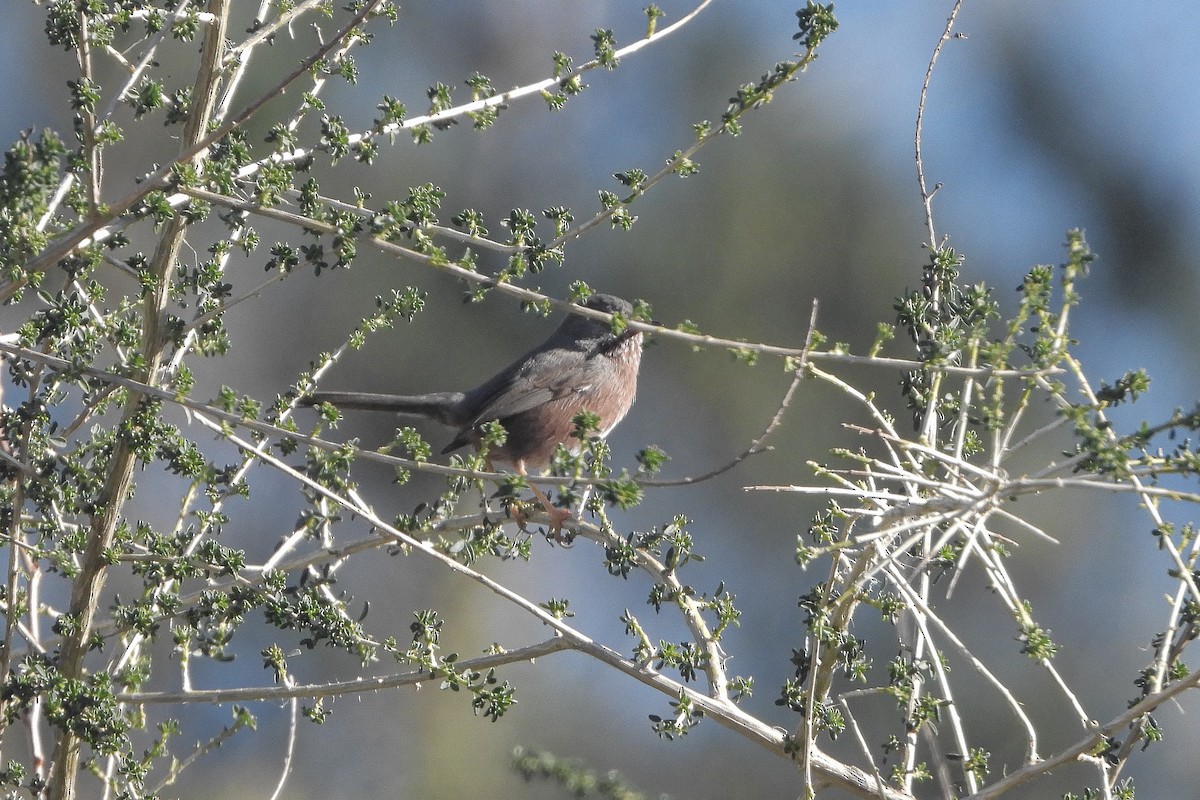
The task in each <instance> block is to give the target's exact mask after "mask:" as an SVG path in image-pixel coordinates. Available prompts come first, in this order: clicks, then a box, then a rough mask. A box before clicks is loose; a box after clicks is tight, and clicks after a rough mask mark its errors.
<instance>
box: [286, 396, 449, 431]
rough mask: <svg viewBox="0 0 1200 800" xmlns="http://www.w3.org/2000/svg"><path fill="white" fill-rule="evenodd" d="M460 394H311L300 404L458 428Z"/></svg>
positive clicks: (302, 399)
mask: <svg viewBox="0 0 1200 800" xmlns="http://www.w3.org/2000/svg"><path fill="white" fill-rule="evenodd" d="M462 401H463V393H462V392H431V393H430V394H415V395H407V394H375V393H373V392H313V393H312V394H310V395H308V396H307V397H304V398H301V400H300V402H301V403H302V404H303V405H306V406H315V405H318V404H320V403H329V404H330V405H333V406H337V407H338V408H352V409H359V410H363V411H390V412H392V413H394V414H412V415H414V416H418V417H427V418H429V419H432V420H436V421H438V422H441V423H442V424H444V425H454V426H457V425H461V424H462V420H461V419H460V417H461V415H462V412H461V411H460V408H461V407H462Z"/></svg>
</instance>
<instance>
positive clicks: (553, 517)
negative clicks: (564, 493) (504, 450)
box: [513, 461, 571, 542]
mask: <svg viewBox="0 0 1200 800" xmlns="http://www.w3.org/2000/svg"><path fill="white" fill-rule="evenodd" d="M513 468H514V469H516V471H517V474H518V475H520V476H521V477H522V478H525V479H526V480H527V481H528V479H529V473H528V472H527V471H526V470H525V462H524V461H518V462H516V463H515V464H513ZM529 488H530V489H532V490H533V494H534V496H535V497H536V498H537V499H538V502H539V503H541V504H542V508H544V509H545V510H546V513H547V514H549V515H550V533H551V534H552V535H553V536H554V538H555V540H557V541H559V542H561V541H563V536H562V526H563V523H564V522H566V521H567V520H569V519H570V518H571V509H569V508H559V507H558V506H556V505H554V504H553V503H551V502H550V498H549V497H546V493H545V492H543V491H542V490H541V489H539V488H538V486H537V484H536V483H533V482H532V481H529ZM518 519H519V517H518Z"/></svg>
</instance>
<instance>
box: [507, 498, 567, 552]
mask: <svg viewBox="0 0 1200 800" xmlns="http://www.w3.org/2000/svg"><path fill="white" fill-rule="evenodd" d="M539 505H541V506H542V509H543V510H544V511H545V512H546V514H547V515H548V516H549V517H550V523H549V531H548V535H549V536H550V537H552V538H553V539H554V541H555V542H557V543H558V544H560V545H563V546H564V547H569V546H570V544H571V542H572V540H574V538H575V534H574V532H573V531H569V530H567V531H564V530H563V526H564V525H565V524H566V523H567V522H569V521H571V520H573V519H575V515H574V514H573V513H572V512H571V509H569V508H561V507H560V506H556V505H552V504H551V503H550V501H549V500H546V502H544V503H542V502H540V501H539ZM508 516H509V517H510V518H511V519H512V520H513V521H514V522H516V523H517V525H518V527H520V528H521V530H523V531H525V532H526V533H528V532H529V529H528V528H527V527H526V525H528V523H529V517H528V516H527V515H526V513H525V511H524V510H523V509H522V508H521V504H520V503H518V502H516V501H513V502H510V503H509V504H508Z"/></svg>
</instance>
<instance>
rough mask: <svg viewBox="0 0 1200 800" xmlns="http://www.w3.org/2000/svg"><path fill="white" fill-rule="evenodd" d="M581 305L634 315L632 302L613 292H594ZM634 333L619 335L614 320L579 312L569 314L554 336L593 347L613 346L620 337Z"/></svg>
mask: <svg viewBox="0 0 1200 800" xmlns="http://www.w3.org/2000/svg"><path fill="white" fill-rule="evenodd" d="M581 305H582V306H583V307H584V308H591V309H594V310H596V311H603V312H604V313H606V314H620V315H621V316H623V317H626V318H628V317H630V316H632V315H633V305H632V304H630V303H628V302H626V301H624V300H622V299H621V298H619V297H614V296H613V295H611V294H593V295H592V296H591V297H589V298H588V299H587V300H586V301H585V302H583V303H582V304H581ZM633 335H634V334H633V332H632V331H626V333H625V334H622V335H620V336H618V334H615V333H613V328H612V322H610V321H609V320H606V319H593V318H592V317H583V316H580V315H578V314H568V315H567V318H566V319H564V320H563V322H562V325H559V326H558V330H557V331H555V332H554V338H555V339H557V340H558V341H560V342H561V341H564V340H567V339H570V340H572V341H578V342H580V343H582V344H584V345H585V346H591V347H595V346H601V347H605V346H612V345H614V344H616V343H617V341H618V339H629V338H631V337H632V336H633Z"/></svg>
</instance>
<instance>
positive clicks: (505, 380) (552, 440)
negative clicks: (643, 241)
mask: <svg viewBox="0 0 1200 800" xmlns="http://www.w3.org/2000/svg"><path fill="white" fill-rule="evenodd" d="M582 306H583V307H584V308H589V309H592V310H593V311H602V312H604V313H606V314H619V315H621V316H622V317H624V318H628V317H630V316H631V315H632V313H633V306H632V305H631V304H630V303H629V302H627V301H625V300H622V299H621V298H619V297H615V296H613V295H610V294H600V293H594V294H592V295H590V296H588V298H587V299H586V300H585V301H584V302H583V303H582ZM642 344H643V336H642V333H641V332H640V331H636V330H633V329H632V328H629V327H626V328H624V329H623V330H620V331H619V332H618V331H616V330H614V328H613V324H612V322H611V321H610V320H607V319H594V318H592V317H585V316H581V315H578V314H569V315H568V316H567V318H566V319H565V320H563V322H562V324H560V325H559V326H558V329H557V330H555V331H554V333H552V334H551V335H550V337H549V338H548V339H546V341H544V342H543V343H542V344H540V345H538V346H537V347H535V348H533V349H532V350H530V351H529V352H528V353H526V354H525V355H523V356H521V357H520V358H518V359H517V360H516V361H514V362H512V363H511V364H509V365H508V366H507V367H505V368H504V369H502V370H500V372H498V373H496V374H495V375H494V376H493V377H491V378H489V379H488V380H486V381H484V382H483V383H481V384H480V385H479V386H477V387H475V388H474V389H471V390H470V391H466V392H431V393H428V394H417V395H401V394H377V393H373V392H338V391H317V392H312V393H311V394H308V395H307V396H305V397H304V398H302V399H301V401H300V402H301V403H302V404H304V405H310V406H315V405H320V404H323V403H328V404H330V405H332V406H335V407H337V408H339V409H354V410H367V411H389V412H393V413H397V414H403V415H408V416H418V417H426V418H428V419H431V420H434V421H436V422H440V423H442V424H443V425H447V426H450V427H452V428H457V429H458V432H457V434H456V435H455V436H454V438H453V439H452V440H451V442H450V443H449V444H448V445H446V447H445V448H444V449H443V450H442V454H443V455H444V454H446V453H451V452H453V451H455V450H458V449H460V448H462V447H465V446H466V445H468V444H469V445H474V446H478V445H479V443H480V440H481V439H482V432H483V427H484V426H485V425H486V424H487V423H490V422H493V421H494V422H499V423H500V425H501V426H502V427H503V428H504V431H505V433H506V434H507V435H506V438H505V440H504V443H503V444H501V445H496V446H493V447H492V448H490V449H489V450H488V452H487V458H488V460H489V462H500V463H505V464H509V465H511V466H512V468H513V470H514V471H515V472H516V473H517V474H519V475H521V476H523V477H527V476H528V474H529V470H531V469H537V470H540V469H543V468H545V467H546V466H548V465H549V463H550V460H551V458H552V457H553V455H554V452H555V449H556V448H557V447H558V445H563V446H564V447H566V448H567V449H568V450H570V451H572V452H578V450H579V448H580V447H581V446H582V442H581V441H580V440H579V439H578V438H576V437H575V436H574V434H575V432H576V426H575V423H574V421H573V420H574V418H575V416H576V415H577V414H579V413H580V412H581V411H589V412H591V413H593V414H595V415H597V416H598V417H599V419H600V422H599V426H598V435H599V436H600V437H601V438H603V437H605V436H607V435H608V434H609V433H610V432H611V431H612V429H613V428H614V427H616V425H617V423H619V422H620V421H621V420H622V419H624V417H625V415H626V414H627V413H628V412H629V409H630V407H631V406H632V405H633V401H634V399H635V397H636V396H637V380H638V368H639V366H640V365H641V359H642ZM530 488H531V489H532V490H533V493H534V495H535V496H536V497H537V499H538V501H539V502H540V504H541V505H542V507H543V508H544V509H545V510H546V513H547V514H549V515H550V529H551V532H552V533H553V534H555V535H556V536H557V535H558V532H559V531H560V530H561V528H562V525H563V523H564V522H566V520H568V519H570V517H571V512H570V510H569V509H563V508H559V507H557V506H554V505H552V504H551V502H550V500H549V498H547V497H546V495H545V493H544V492H542V490H541V489H539V488H538V487H537V486H536V485H534V484H530Z"/></svg>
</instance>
